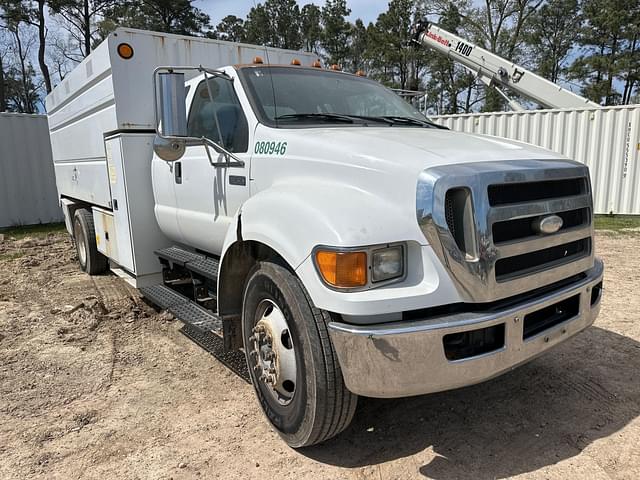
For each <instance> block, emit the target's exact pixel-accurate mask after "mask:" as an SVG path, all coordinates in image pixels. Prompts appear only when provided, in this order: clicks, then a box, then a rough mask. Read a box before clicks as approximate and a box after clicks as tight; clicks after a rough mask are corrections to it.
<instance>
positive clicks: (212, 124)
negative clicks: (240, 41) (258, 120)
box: [187, 78, 249, 153]
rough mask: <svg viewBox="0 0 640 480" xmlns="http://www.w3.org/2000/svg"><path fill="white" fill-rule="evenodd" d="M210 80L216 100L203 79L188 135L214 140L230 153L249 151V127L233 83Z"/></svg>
mask: <svg viewBox="0 0 640 480" xmlns="http://www.w3.org/2000/svg"><path fill="white" fill-rule="evenodd" d="M208 81H209V86H210V88H211V95H212V96H213V101H211V99H210V98H209V92H208V89H207V85H206V83H205V81H204V80H203V81H202V82H200V83H199V84H198V87H197V88H196V92H195V94H194V97H193V102H192V103H191V111H190V112H189V121H188V124H187V130H188V135H189V136H190V137H205V138H208V139H209V140H213V141H214V142H216V143H219V144H221V145H223V146H224V148H226V149H227V150H229V151H230V152H234V153H243V152H246V151H247V149H248V145H249V126H248V124H247V118H246V117H245V116H244V112H243V111H242V107H241V106H240V101H239V100H238V97H237V96H236V92H235V91H234V90H233V84H232V83H231V82H230V81H229V80H225V79H223V78H209V80H208Z"/></svg>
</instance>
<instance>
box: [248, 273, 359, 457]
mask: <svg viewBox="0 0 640 480" xmlns="http://www.w3.org/2000/svg"><path fill="white" fill-rule="evenodd" d="M248 278H249V279H248V281H247V283H246V286H245V290H244V300H243V308H242V333H243V335H242V336H243V341H244V350H245V355H246V357H247V364H248V367H249V374H250V376H251V381H252V383H253V386H254V389H255V392H256V396H257V397H258V401H259V402H260V405H261V407H262V410H263V411H264V413H265V415H266V416H267V418H268V419H269V421H270V422H271V424H272V425H273V427H274V428H275V429H276V430H277V431H278V433H279V434H280V436H281V437H282V438H283V439H284V441H285V442H286V443H287V444H288V445H289V446H291V447H293V448H300V447H307V446H310V445H315V444H317V443H321V442H324V441H325V440H328V439H329V438H331V437H334V436H335V435H337V434H339V433H340V432H342V431H343V430H344V429H345V428H347V426H349V424H350V423H351V420H352V419H353V415H354V413H355V410H356V405H357V403H358V397H357V395H354V394H353V393H351V392H350V391H349V390H348V389H347V387H346V386H345V384H344V380H343V378H342V372H341V370H340V365H339V363H338V359H337V356H336V353H335V351H334V349H333V345H332V343H331V339H330V338H329V332H328V330H327V324H328V322H329V321H330V316H329V313H328V312H325V311H323V310H320V309H318V308H316V307H315V306H314V305H313V303H312V302H311V299H310V298H309V296H308V295H307V293H306V291H305V289H304V287H303V285H302V283H301V282H300V280H299V279H298V278H297V277H296V276H295V275H294V274H293V273H291V272H290V271H289V270H287V269H286V268H284V267H282V266H280V265H276V264H274V263H269V262H261V263H258V265H257V266H256V267H255V268H254V269H253V270H252V271H251V272H250V273H249V277H248ZM265 305H266V307H265ZM265 312H266V313H265ZM272 317H273V318H275V319H276V320H275V321H274V320H273V318H272ZM265 319H266V323H265ZM270 319H271V320H270ZM278 319H279V320H278ZM283 321H285V322H286V323H285V324H283V323H282V322H283ZM269 322H272V323H273V325H274V326H272V324H271V323H269ZM259 324H260V325H266V330H267V331H269V332H270V333H273V332H279V333H276V334H275V336H276V338H281V339H282V342H281V345H271V347H270V343H271V344H277V343H279V342H278V341H275V340H274V341H273V342H269V341H268V340H265V338H266V337H265V334H264V330H265V329H264V328H260V327H258V328H257V329H256V326H257V325H259ZM277 325H280V327H279V328H278V327H277ZM273 336H274V335H271V337H273ZM271 337H270V338H271ZM282 345H285V347H283V346H282ZM271 348H272V349H271ZM283 349H284V351H283ZM287 349H288V350H289V351H288V352H287V351H286V350H287ZM265 352H266V353H265ZM278 352H282V353H284V355H281V354H280V353H278ZM291 352H293V354H294V356H295V365H294V366H291V365H289V367H288V371H284V374H282V371H283V370H287V367H286V366H284V367H283V364H284V365H286V364H287V363H286V362H289V363H291V362H292V361H293V360H292V358H293V357H292V356H291V355H292V353H291ZM274 353H275V357H274V356H273V354H274ZM287 355H289V357H288V358H287ZM274 358H275V360H269V359H274ZM265 360H266V362H267V363H266V365H267V366H268V365H273V368H272V369H271V370H269V369H265V368H264V367H265ZM276 366H277V369H276ZM275 370H277V375H276V374H273V372H274V371H275ZM269 371H271V373H272V374H273V376H272V377H271V378H270V379H269V380H268V381H267V380H266V379H265V378H264V377H265V376H266V377H267V378H268V377H269V376H270V374H269ZM286 375H289V377H288V378H287V379H286V380H285V381H284V382H282V378H284V377H285V376H286ZM276 379H277V380H276ZM287 382H288V383H287ZM282 386H284V389H283V388H282ZM278 388H280V391H278Z"/></svg>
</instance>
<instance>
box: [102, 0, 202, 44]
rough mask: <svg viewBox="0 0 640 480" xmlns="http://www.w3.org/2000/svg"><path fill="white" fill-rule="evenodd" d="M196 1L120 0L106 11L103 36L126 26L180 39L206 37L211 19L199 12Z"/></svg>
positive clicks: (103, 21)
mask: <svg viewBox="0 0 640 480" xmlns="http://www.w3.org/2000/svg"><path fill="white" fill-rule="evenodd" d="M193 3H194V0H119V1H117V2H115V3H114V4H113V5H112V6H110V7H109V8H106V9H105V11H104V19H103V20H102V21H101V22H100V23H101V25H100V26H101V33H102V35H105V34H108V33H109V32H110V31H112V30H113V29H115V28H116V27H117V26H119V25H122V26H126V27H131V28H140V29H142V30H152V31H155V32H168V33H176V34H178V35H194V36H199V35H204V33H205V32H206V31H207V30H208V29H209V27H210V25H209V21H210V19H209V16H208V15H207V14H205V13H204V12H202V11H201V10H200V9H198V8H196V7H195V6H194V5H193Z"/></svg>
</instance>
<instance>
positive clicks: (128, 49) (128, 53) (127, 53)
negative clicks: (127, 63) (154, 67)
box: [118, 43, 133, 60]
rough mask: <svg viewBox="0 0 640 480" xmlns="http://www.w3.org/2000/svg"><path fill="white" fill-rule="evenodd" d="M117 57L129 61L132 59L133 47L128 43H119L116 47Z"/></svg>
mask: <svg viewBox="0 0 640 480" xmlns="http://www.w3.org/2000/svg"><path fill="white" fill-rule="evenodd" d="M118 55H120V56H121V57H122V58H124V59H125V60H129V59H130V58H131V57H133V47H132V46H131V45H129V44H128V43H121V44H120V45H118Z"/></svg>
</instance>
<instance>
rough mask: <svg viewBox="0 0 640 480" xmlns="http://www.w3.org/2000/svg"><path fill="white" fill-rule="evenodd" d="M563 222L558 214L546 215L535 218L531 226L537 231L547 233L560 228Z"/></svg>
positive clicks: (554, 231)
mask: <svg viewBox="0 0 640 480" xmlns="http://www.w3.org/2000/svg"><path fill="white" fill-rule="evenodd" d="M563 223H564V222H563V220H562V218H560V217H559V216H558V215H548V216H546V217H539V218H537V219H535V220H534V221H533V225H532V226H533V229H534V230H535V231H536V232H537V233H541V234H544V235H549V234H551V233H556V232H557V231H558V230H560V229H561V228H562V224H563Z"/></svg>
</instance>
